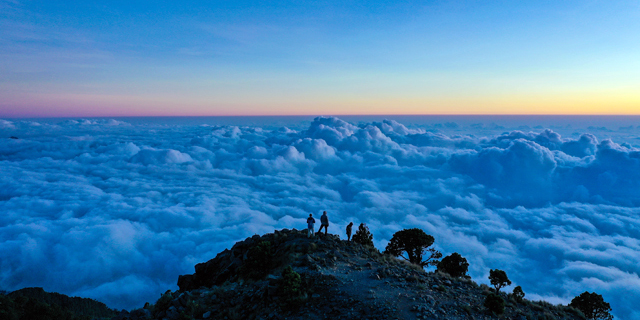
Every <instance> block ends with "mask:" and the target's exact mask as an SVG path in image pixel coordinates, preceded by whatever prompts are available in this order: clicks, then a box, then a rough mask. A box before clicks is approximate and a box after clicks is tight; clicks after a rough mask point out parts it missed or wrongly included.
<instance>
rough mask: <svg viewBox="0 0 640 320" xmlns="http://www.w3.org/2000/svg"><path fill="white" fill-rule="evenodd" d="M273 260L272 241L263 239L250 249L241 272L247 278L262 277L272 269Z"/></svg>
mask: <svg viewBox="0 0 640 320" xmlns="http://www.w3.org/2000/svg"><path fill="white" fill-rule="evenodd" d="M272 260H273V251H272V249H271V242H269V241H262V242H260V243H258V244H257V245H256V246H254V247H252V248H251V249H249V251H248V252H247V257H246V259H245V260H244V262H243V264H242V269H241V270H240V272H241V274H243V275H244V276H245V277H247V278H250V279H260V278H262V277H264V276H266V275H267V273H268V272H269V270H270V269H271V263H272Z"/></svg>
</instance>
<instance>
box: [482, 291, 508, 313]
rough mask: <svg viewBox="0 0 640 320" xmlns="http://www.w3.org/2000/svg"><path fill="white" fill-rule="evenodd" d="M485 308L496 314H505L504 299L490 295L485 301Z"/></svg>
mask: <svg viewBox="0 0 640 320" xmlns="http://www.w3.org/2000/svg"><path fill="white" fill-rule="evenodd" d="M484 307H485V308H487V309H489V311H491V312H493V313H495V314H503V313H504V299H502V297H501V296H499V295H497V294H495V293H490V294H489V295H488V296H487V297H486V298H485V299H484Z"/></svg>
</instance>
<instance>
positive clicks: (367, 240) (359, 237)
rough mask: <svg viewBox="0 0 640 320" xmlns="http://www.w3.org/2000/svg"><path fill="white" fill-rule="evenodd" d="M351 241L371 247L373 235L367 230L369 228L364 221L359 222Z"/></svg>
mask: <svg viewBox="0 0 640 320" xmlns="http://www.w3.org/2000/svg"><path fill="white" fill-rule="evenodd" d="M353 242H356V243H359V244H362V245H365V246H372V247H373V235H372V234H371V232H369V228H368V227H367V225H365V224H364V223H361V224H360V226H359V227H358V230H357V231H356V234H354V235H353Z"/></svg>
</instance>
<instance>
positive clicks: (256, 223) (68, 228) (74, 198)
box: [0, 118, 640, 319]
mask: <svg viewBox="0 0 640 320" xmlns="http://www.w3.org/2000/svg"><path fill="white" fill-rule="evenodd" d="M530 127H535V125H531V126H530ZM427 129H429V130H431V131H428V130H425V129H424V128H409V127H406V126H404V125H402V124H400V123H398V122H395V121H391V120H385V121H381V122H372V123H362V124H359V125H354V124H351V123H348V122H346V121H343V120H340V119H337V118H317V119H316V120H314V121H313V122H311V124H310V125H308V126H297V127H296V126H290V128H277V129H274V130H270V129H266V128H258V127H243V126H215V125H214V126H196V125H183V126H161V125H147V124H136V125H130V124H128V123H125V122H122V121H118V120H113V121H112V120H90V119H89V120H69V121H64V122H61V123H46V122H43V123H39V124H35V123H33V122H26V121H6V120H1V121H0V132H2V133H3V134H5V135H7V136H9V135H15V136H18V137H20V139H18V140H14V139H11V140H9V139H7V140H5V141H4V142H3V143H2V144H0V173H1V174H0V212H2V213H3V214H2V215H0V252H2V253H1V254H0V267H1V268H0V270H2V271H0V288H1V289H5V290H13V289H18V288H22V287H26V286H43V287H45V289H47V290H53V291H59V292H63V293H66V294H72V295H81V296H89V297H92V298H96V299H99V300H102V301H104V302H106V303H108V304H109V305H111V306H113V307H117V308H133V307H140V306H142V305H143V304H144V302H145V301H154V300H156V299H157V297H158V296H159V294H160V293H162V292H163V291H165V290H167V289H175V283H176V281H177V276H178V275H180V274H185V273H192V272H193V266H194V265H195V264H196V263H198V262H202V261H206V260H208V259H210V258H213V257H214V256H215V255H216V254H217V253H218V252H220V251H222V250H223V249H224V248H227V247H229V246H231V245H232V244H233V243H234V242H235V241H238V240H241V239H244V238H245V237H248V236H251V235H253V234H263V233H266V232H271V231H273V230H274V229H280V228H298V229H303V228H304V227H305V223H304V219H305V217H306V216H308V214H309V213H313V214H316V215H317V214H319V213H321V212H322V211H323V210H327V212H328V213H329V217H330V220H331V227H330V229H331V230H330V231H331V232H335V233H340V234H343V230H344V227H345V226H346V224H347V223H349V222H350V221H353V222H354V223H359V222H365V223H367V225H369V227H370V228H371V230H372V232H373V234H374V242H375V244H376V245H377V246H378V247H379V248H380V249H384V246H385V245H386V243H387V242H388V240H389V239H390V238H391V236H392V235H393V233H394V232H395V231H397V230H400V229H402V228H410V227H420V228H422V229H424V230H425V231H426V232H427V233H429V234H432V235H433V236H434V237H435V239H436V243H435V245H436V247H437V248H438V249H439V250H441V251H442V252H443V253H444V254H450V253H452V252H454V251H455V252H459V253H460V254H462V255H463V256H465V257H466V258H467V259H468V260H469V262H470V274H471V276H472V277H473V278H474V279H476V280H477V281H480V282H485V283H486V282H488V279H487V275H488V270H489V269H496V268H498V269H503V270H505V271H506V272H507V274H508V275H509V277H510V278H511V280H513V281H514V285H521V286H522V287H523V288H524V290H525V292H527V296H528V297H540V298H545V299H548V300H550V301H552V302H554V303H557V302H562V303H567V302H569V301H570V300H571V298H572V297H574V296H576V295H578V294H580V293H581V292H583V291H585V290H589V291H596V292H598V293H601V294H603V295H604V297H605V300H606V301H608V302H610V303H611V305H612V307H613V308H614V313H615V314H616V316H618V317H620V318H628V319H631V318H633V316H634V315H636V314H635V313H634V312H635V311H633V307H634V305H633V304H632V301H635V300H638V299H640V292H639V291H638V290H637V287H638V286H637V283H638V274H639V273H640V270H638V267H637V266H638V265H640V261H639V259H638V258H637V257H639V256H640V254H639V253H640V243H639V241H638V240H637V239H639V238H640V219H638V217H639V216H640V210H639V209H638V208H637V205H638V204H640V182H639V181H640V176H639V175H640V173H639V172H640V156H639V154H640V151H639V150H638V149H637V148H635V147H633V146H632V143H631V142H632V140H630V139H631V138H629V139H626V140H624V141H623V142H620V143H616V142H614V141H615V140H610V139H608V138H607V137H602V136H598V138H596V135H592V134H602V132H605V131H597V132H596V133H593V131H592V132H586V131H585V132H575V133H576V134H571V136H572V137H573V138H563V137H562V136H561V135H560V134H559V133H557V132H555V131H551V130H544V129H540V130H539V131H538V132H523V131H518V130H511V131H507V132H506V133H503V132H502V131H505V130H506V129H505V128H504V127H501V126H499V125H495V124H492V125H490V126H485V125H475V124H474V125H472V126H469V125H465V124H464V123H462V124H458V123H455V125H454V123H449V124H448V125H440V126H437V125H433V126H431V127H430V128H427ZM434 130H436V131H435V132H432V131H434ZM438 130H454V131H455V132H456V133H455V135H447V134H445V133H443V132H440V131H438ZM490 130H494V131H491V133H490V134H488V133H487V132H488V131H490ZM630 130H631V131H630ZM634 130H635V129H634V128H631V129H625V135H626V136H627V137H634V136H633V134H634V132H635V131H634ZM478 132H483V133H484V134H483V135H478ZM605 133H606V134H608V135H611V134H613V135H615V134H616V133H615V132H612V131H606V132H605ZM615 137H622V135H618V136H615ZM598 140H600V142H598ZM630 141H631V142H630ZM42 265H47V266H48V267H47V268H46V270H45V269H43V268H41V266H42Z"/></svg>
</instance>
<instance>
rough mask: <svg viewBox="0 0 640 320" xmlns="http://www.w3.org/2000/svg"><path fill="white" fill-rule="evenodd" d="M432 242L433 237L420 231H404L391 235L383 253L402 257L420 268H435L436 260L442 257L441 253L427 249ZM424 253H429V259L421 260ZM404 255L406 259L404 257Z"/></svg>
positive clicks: (414, 229) (416, 229) (415, 229)
mask: <svg viewBox="0 0 640 320" xmlns="http://www.w3.org/2000/svg"><path fill="white" fill-rule="evenodd" d="M433 241H434V240H433V237H432V236H430V235H428V234H426V233H425V232H424V231H422V230H421V229H418V228H413V229H404V230H400V231H398V232H396V233H394V234H393V237H392V238H391V241H389V244H387V248H386V249H385V251H384V253H386V254H390V255H393V256H396V257H402V258H403V259H405V260H407V261H409V262H411V263H413V264H417V265H419V266H421V267H426V266H430V265H431V266H435V265H437V264H438V259H440V258H441V257H442V253H440V252H439V251H437V250H436V249H434V248H429V246H431V245H432V244H433ZM425 252H428V253H429V257H428V258H427V259H425V260H422V259H423V256H424V253H425ZM405 253H406V255H407V256H406V257H405V256H404V254H405Z"/></svg>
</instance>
